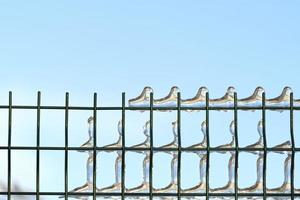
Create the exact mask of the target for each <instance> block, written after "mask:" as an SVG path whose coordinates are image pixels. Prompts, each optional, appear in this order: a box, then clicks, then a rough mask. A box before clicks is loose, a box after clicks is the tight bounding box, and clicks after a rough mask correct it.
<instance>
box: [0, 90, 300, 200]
mask: <svg viewBox="0 0 300 200" xmlns="http://www.w3.org/2000/svg"><path fill="white" fill-rule="evenodd" d="M121 99H122V105H121V107H103V106H98V105H97V94H96V93H95V94H94V96H93V100H92V101H93V106H70V105H69V94H68V93H66V95H65V105H64V106H44V105H41V93H40V92H38V93H37V104H36V105H34V106H26V105H13V104H12V92H9V98H8V105H0V109H4V110H7V111H8V133H7V134H8V143H7V146H0V150H7V152H8V154H7V155H8V157H7V159H8V160H7V169H8V173H7V191H3V192H0V195H6V196H7V199H8V200H11V199H13V198H12V196H15V195H35V197H36V199H40V197H41V196H42V195H53V196H55V195H60V196H63V197H64V198H65V199H68V198H71V197H76V196H78V197H79V196H80V197H82V196H87V197H92V199H94V200H95V199H97V198H98V197H106V198H108V199H109V198H111V199H113V198H114V197H119V198H120V199H125V198H126V197H136V198H137V197H146V198H149V199H154V198H155V197H158V196H159V197H162V198H163V197H165V198H168V197H170V198H175V199H184V198H185V199H196V198H198V197H199V198H203V199H212V198H217V199H218V198H221V197H222V198H223V197H228V198H229V197H230V198H232V199H240V198H242V197H245V198H246V197H247V198H250V199H251V197H261V198H262V199H267V198H268V197H282V198H285V199H296V198H297V197H300V193H299V192H297V191H295V188H294V177H295V176H296V174H294V165H295V153H296V152H299V151H300V149H299V148H296V147H295V139H294V114H293V113H294V110H296V111H297V110H300V107H298V106H297V107H295V106H294V99H293V93H291V94H290V98H289V105H288V106H270V105H266V97H265V93H264V92H263V93H262V99H261V102H262V104H261V105H260V106H240V105H238V97H237V93H236V92H234V98H233V106H231V107H228V106H218V107H215V106H211V104H210V98H209V93H208V92H207V93H206V95H205V99H204V102H205V105H204V106H199V107H189V106H184V107H182V106H181V102H182V99H181V95H180V92H177V95H176V101H177V102H176V106H154V101H155V100H154V99H153V93H152V92H151V93H150V99H149V106H139V107H133V106H126V102H125V101H126V98H125V93H122V98H121ZM17 109H30V110H36V115H37V118H36V146H30V147H29V146H12V127H13V124H12V117H13V116H12V111H13V110H17ZM41 110H63V111H64V113H65V121H64V137H65V143H64V147H54V146H40V118H41V117H40V115H41V114H40V113H41ZM70 110H89V111H92V112H93V116H92V117H93V119H94V123H93V138H94V139H93V146H92V147H85V148H81V147H69V111H70ZM104 110H109V111H112V110H119V111H121V113H122V119H121V122H122V143H121V147H113V148H106V147H99V146H98V145H97V139H96V138H97V135H98V134H101V132H100V133H98V132H97V120H96V119H97V113H98V112H100V113H101V111H104ZM170 110H171V111H176V115H177V124H178V125H177V134H178V146H177V148H174V147H170V148H161V147H154V145H153V137H154V136H153V113H154V112H156V111H170ZM214 110H218V111H220V110H232V111H233V114H234V119H233V123H234V134H235V135H234V136H235V141H234V147H230V148H228V147H227V148H222V147H211V146H210V134H209V132H210V124H209V122H210V111H214ZM240 110H246V111H249V110H251V111H253V110H257V111H260V112H261V119H262V135H263V137H262V138H263V147H255V148H254V147H240V146H239V140H238V111H240ZM267 110H273V111H274V110H286V111H289V113H290V115H289V117H290V119H289V121H290V124H289V126H290V141H291V148H282V147H281V148H278V147H267V137H266V125H265V124H266V111H267ZM126 111H149V125H150V132H149V134H150V143H149V144H150V145H149V147H145V148H139V149H138V150H140V151H148V152H149V160H150V167H149V192H143V193H140V192H138V193H132V192H127V190H126V186H125V165H126V160H125V158H126V157H125V155H126V153H127V152H130V151H136V150H137V149H136V148H134V147H127V146H126V145H125V144H126V143H125V141H126V134H125V130H126V129H125V126H126V123H125V122H126V115H125V113H126ZM185 111H202V112H205V118H206V119H205V121H206V136H207V138H206V143H207V144H206V147H201V148H193V147H182V145H181V113H182V112H185ZM12 150H34V151H36V191H35V192H17V191H12V178H11V177H12V166H11V164H12V161H11V151H12ZM41 150H60V151H64V192H41V191H40V151H41ZM74 150H76V151H80V150H85V151H87V150H89V151H92V152H93V189H92V192H81V193H75V192H70V188H69V184H68V177H69V172H68V166H69V163H68V158H69V151H74ZM107 150H109V151H121V152H122V153H121V155H122V165H121V166H122V168H121V170H122V173H121V176H122V177H121V191H120V192H101V191H98V190H97V187H96V185H97V183H96V180H97V173H96V172H97V170H96V169H97V166H96V159H97V156H96V155H97V152H98V151H107ZM170 151H172V152H176V153H177V155H178V164H177V180H178V181H177V190H176V192H175V193H169V192H165V193H159V192H155V190H154V187H153V155H154V153H156V152H170ZM194 151H202V152H206V159H207V165H206V168H205V170H206V173H205V180H206V181H205V183H206V184H205V192H200V193H186V192H183V191H182V189H181V160H182V159H181V154H182V153H183V152H194ZM222 151H226V152H233V155H234V157H235V164H234V174H235V176H234V189H233V190H234V191H233V192H218V193H215V192H212V191H211V188H210V175H209V173H210V154H211V153H212V152H222ZM256 151H259V152H261V153H262V157H263V172H262V173H263V174H262V176H263V181H262V184H263V190H262V192H258V193H253V192H251V193H244V192H240V191H239V187H238V167H239V163H238V161H239V153H240V152H256ZM280 151H282V152H290V154H291V168H290V174H291V176H290V192H282V193H281V192H278V193H270V192H268V189H267V186H266V170H267V154H268V153H269V152H280Z"/></svg>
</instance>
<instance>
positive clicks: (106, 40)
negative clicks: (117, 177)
mask: <svg viewBox="0 0 300 200" xmlns="http://www.w3.org/2000/svg"><path fill="white" fill-rule="evenodd" d="M299 6H300V2H298V1H289V2H286V1H279V0H275V1H273V0H272V1H271V0H269V1H268V0H267V1H263V2H261V1H233V0H230V1H209V2H204V1H185V2H182V1H169V0H167V1H151V2H150V1H149V2H145V1H130V2H128V1H127V2H125V1H106V2H104V1H90V2H82V1H63V2H62V1H40V2H35V1H26V2H25V1H17V2H11V1H10V2H9V1H1V2H0V75H1V84H0V104H6V103H7V99H8V91H13V103H14V104H26V105H27V104H35V103H36V92H37V91H38V90H40V91H42V104H43V105H62V104H63V103H64V93H65V92H66V91H68V92H70V104H71V105H92V96H93V92H98V95H99V101H98V104H99V105H115V106H116V105H120V102H121V92H126V97H127V99H128V98H132V97H135V96H137V95H138V94H139V93H140V91H141V90H142V88H143V87H144V86H151V87H152V88H153V89H154V91H155V95H154V96H155V98H158V97H162V96H164V95H166V94H167V93H168V91H169V89H170V87H172V86H173V85H177V86H178V87H180V89H181V92H182V97H183V98H189V97H192V96H194V95H195V93H196V91H197V89H198V88H199V87H200V86H206V87H208V88H209V91H210V96H211V97H212V98H216V97H220V96H222V95H223V94H224V93H225V91H226V89H227V87H228V86H231V85H232V86H234V87H235V88H236V90H237V92H238V96H239V97H246V96H249V95H250V94H251V93H252V91H253V90H254V89H255V87H256V86H263V87H264V88H265V90H266V96H267V98H271V97H275V96H278V95H279V94H280V92H281V91H282V89H283V87H284V86H290V87H292V89H293V90H294V93H295V94H294V96H295V98H300V94H299V93H298V91H299V92H300V89H299V85H300V79H299V72H300V68H299V66H300V57H299V55H300V37H299V35H300V26H299V24H300V15H299ZM6 113H7V111H5V110H2V111H0V117H1V118H2V119H4V120H2V121H1V122H0V127H1V129H2V130H1V131H0V133H1V134H0V143H1V145H5V144H6V143H5V142H6V139H5V138H7V136H6V133H7V132H6V130H7V122H6V121H5V119H7V116H6ZM105 114H107V116H109V117H107V118H106V117H103V121H102V123H103V125H102V128H99V134H101V132H102V130H103V133H102V134H103V137H102V138H103V140H100V141H99V143H101V142H103V141H113V139H109V134H111V133H110V132H111V131H114V133H113V134H116V131H117V129H116V123H117V121H118V120H119V118H120V113H117V112H115V113H105ZM89 115H90V113H89V112H80V113H78V112H77V113H74V115H73V116H74V117H72V116H70V118H71V122H74V123H73V124H74V125H70V129H71V130H70V134H71V135H73V136H74V137H73V138H70V140H71V143H72V142H73V143H72V144H74V146H78V145H80V144H81V143H83V142H84V141H85V139H86V137H87V134H86V131H87V129H86V128H87V126H86V119H87V118H88V117H89ZM103 115H104V114H102V116H103ZM167 115H168V116H167ZM185 115H186V114H183V121H184V120H185V119H184V117H185ZM240 115H241V116H240V120H241V122H240V126H241V127H240V131H239V133H240V135H241V136H240V138H241V140H243V138H244V141H243V142H241V143H242V144H244V145H247V144H249V143H251V142H254V141H255V139H256V138H257V133H256V127H255V126H256V124H257V121H258V120H259V119H260V113H254V114H246V113H245V112H241V114H240ZM14 116H15V117H14V121H13V122H14V123H15V124H16V125H15V126H14V127H13V134H14V136H13V144H16V145H21V144H26V145H34V144H35V140H34V139H35V135H34V134H35V112H34V111H16V114H15V115H14ZM99 116H101V113H100V114H99ZM191 116H192V115H189V116H187V118H189V117H190V118H193V119H192V120H190V123H191V124H188V123H187V125H186V127H187V128H186V132H187V133H185V135H189V132H197V133H199V131H200V129H199V125H200V123H201V121H203V120H204V115H203V114H202V115H201V113H199V116H198V117H197V115H195V116H194V117H191ZM211 117H212V119H211V123H212V125H211V127H212V129H213V131H212V134H214V133H215V135H216V137H215V138H216V139H215V143H214V142H213V141H212V142H213V143H214V144H216V145H218V144H221V143H222V139H220V138H223V139H224V140H223V141H224V142H226V141H227V140H226V138H227V139H228V137H229V132H228V125H229V123H230V120H231V119H232V113H231V114H230V113H229V114H228V113H227V114H224V113H221V114H220V113H217V112H216V113H213V114H212V115H211ZM288 117H289V114H288V113H274V112H268V113H267V118H268V120H269V122H268V123H267V125H269V126H268V127H267V131H268V136H269V137H272V138H275V139H270V145H271V146H272V145H275V144H278V143H279V142H283V141H285V139H286V138H288V134H289V133H288V130H289V128H288V122H289V118H288ZM297 117H298V119H299V120H300V118H299V117H300V115H299V114H297V113H295V118H297ZM100 118H101V117H100ZM159 118H160V119H164V118H165V119H166V120H165V123H163V121H158V122H157V123H156V127H157V133H156V134H158V135H159V134H163V133H160V132H159V131H162V132H163V131H169V133H168V134H169V135H168V134H166V135H168V136H165V135H159V136H158V137H159V139H158V137H156V138H157V139H156V140H157V142H158V143H157V144H160V140H162V141H166V142H168V141H169V140H170V138H171V134H172V133H171V128H170V124H171V121H173V120H175V119H176V118H175V114H174V113H173V115H172V113H171V114H166V116H163V115H162V114H159ZM134 119H135V120H136V121H134ZM72 120H73V121H72ZM128 120H129V121H128V122H127V124H128V127H129V128H131V129H132V130H130V129H129V130H127V133H128V135H129V136H128V138H129V139H128V142H129V143H130V139H131V141H132V142H131V143H130V144H133V143H134V142H135V141H141V140H143V137H142V135H141V127H142V125H143V123H145V121H146V120H147V115H145V114H140V113H138V114H137V113H135V114H133V113H128ZM130 120H132V123H130ZM243 120H244V121H243ZM49 121H50V122H49ZM186 121H187V120H186ZM104 122H105V123H104ZM41 123H42V125H43V126H42V133H41V134H42V138H41V140H42V143H43V144H44V145H63V144H64V142H63V113H62V112H60V113H59V112H58V113H55V112H45V113H42V122H41ZM214 123H215V125H213V124H214ZM192 124H194V125H192ZM193 126H194V128H195V129H193V128H192V127H193ZM295 126H297V123H295ZM295 128H296V129H295V131H296V133H295V134H297V135H300V134H299V132H297V130H298V128H297V127H295ZM299 128H300V126H299ZM24 130H26V131H24ZM194 130H195V131H194ZM131 131H132V132H134V133H136V135H135V134H134V133H132V135H130V134H129V132H131ZM299 131H300V129H299ZM104 132H106V133H104ZM223 133H225V134H227V136H224V137H223V136H220V135H218V134H223ZM281 133H282V134H281ZM105 134H107V135H105ZM251 134H252V138H251V139H249V138H250V136H249V135H251ZM284 134H285V135H284ZM194 135H195V133H194ZM243 135H244V136H243ZM275 135H276V136H275ZM196 136H197V134H196ZM196 136H195V137H196ZM248 136H249V137H248ZM48 137H49V139H47V138H48ZM70 137H72V136H70ZM114 137H116V135H115V136H114ZM188 137H189V136H188ZM296 137H297V136H296ZM1 138H2V139H1ZM99 138H101V136H99ZM138 138H139V139H138ZM191 138H193V137H191ZM198 138H200V137H199V135H198ZM298 138H299V139H300V136H298ZM200 139H201V138H200ZM185 141H186V144H189V143H188V142H189V140H188V139H187V140H184V141H183V142H185ZM249 141H251V142H249ZM104 143H105V142H103V144H104ZM298 144H300V141H299V142H298ZM25 153H26V152H25ZM15 154H16V155H15V156H16V157H15V158H16V159H15V162H16V163H26V164H27V165H28V166H31V165H30V163H31V161H33V160H34V152H31V153H30V152H27V154H26V155H25V154H22V152H15ZM44 154H45V155H46V154H47V156H45V157H46V158H44V159H45V163H44V164H43V166H44V168H45V174H44V176H45V179H44V180H43V181H41V184H43V187H44V190H45V191H47V190H53V191H54V190H58V189H59V190H62V189H63V171H62V170H63V163H61V162H63V154H62V152H56V154H57V155H56V154H55V153H49V152H44ZM0 155H2V156H5V152H1V153H0ZM13 155H14V154H13ZM76 155H77V154H76V153H73V154H72V156H73V157H72V156H71V157H72V158H71V159H74V160H73V161H72V160H71V161H70V162H71V163H72V162H74V163H76V166H77V168H76V167H75V168H72V169H70V170H71V171H70V173H73V174H77V173H78V175H77V176H78V177H79V176H80V178H77V179H76V178H74V179H72V180H70V188H73V187H76V186H79V185H80V184H82V183H83V182H84V176H85V172H84V168H85V166H84V165H85V164H84V162H85V159H86V157H85V156H84V155H80V154H79V155H78V158H77V156H76ZM26 156H27V157H28V159H29V160H31V161H30V162H26V161H25V160H26V159H25V158H27V157H26ZM129 156H130V155H129ZM131 156H132V157H133V158H128V159H129V160H130V159H132V160H134V155H131ZM139 156H140V155H139ZM164 156H165V155H162V156H161V157H164ZM186 156H187V158H186V159H187V161H188V162H193V163H194V165H193V166H184V165H183V168H184V167H186V168H184V169H186V170H189V169H190V170H191V169H193V170H197V162H198V161H197V157H195V156H192V157H190V158H188V157H189V156H191V155H186ZM215 157H216V159H215V160H218V158H220V157H222V156H220V155H217V154H216V155H215ZM247 157H249V160H251V162H252V164H249V165H247V163H248V162H250V161H248V160H247ZM250 157H251V159H250ZM17 158H18V159H17ZM114 158H115V157H114ZM114 158H112V157H111V156H109V155H104V156H103V159H106V163H108V164H107V167H106V168H105V167H103V168H105V169H103V170H104V171H105V170H106V172H105V173H104V172H103V180H105V181H102V183H101V184H102V186H104V185H108V184H109V183H112V180H113V178H112V177H113V171H112V172H111V169H110V168H112V167H111V166H110V168H109V164H113V162H114ZM284 158H285V157H284V156H278V155H274V156H272V155H271V156H270V163H272V162H273V163H276V162H283V160H284ZM297 158H300V156H299V155H298V157H297ZM22 159H23V160H22ZM100 159H101V158H100ZM142 159H143V158H142V157H141V156H140V157H139V161H137V164H136V166H139V165H141V162H140V161H141V160H142ZM157 159H158V160H159V159H163V158H160V157H159V156H158V158H157ZM184 159H185V158H184ZM226 159H228V157H226ZM241 159H244V166H243V169H242V165H243V163H241V167H240V168H241V170H243V172H241V181H240V182H241V184H242V185H243V186H247V185H251V183H253V181H255V177H253V176H255V160H256V157H255V156H249V155H248V154H247V155H245V156H244V158H242V156H241ZM4 160H5V159H0V171H1V172H0V175H1V177H0V180H5V179H6V177H5V175H6V173H7V172H6V171H5V167H4V166H6V164H5V161H4ZM192 160H193V161H192ZM219 160H222V159H219ZM53 162H56V163H57V165H55V166H53V164H51V163H53ZM132 162H133V161H132ZM222 162H223V161H222ZM226 162H227V161H226V160H224V162H223V164H224V170H223V168H222V170H219V169H218V168H213V167H212V170H214V171H213V173H212V177H215V180H214V181H213V180H212V185H213V186H216V187H217V186H221V185H222V184H225V183H226V177H227V175H226V173H227V171H226V165H227V164H226ZM241 162H242V161H241ZM46 163H48V164H46ZM58 163H59V164H58ZM165 163H166V164H165V166H166V167H161V168H159V169H157V171H158V173H161V174H162V173H169V172H168V170H169V163H168V162H167V161H165ZM219 163H221V161H219ZM245 163H246V164H245ZM253 163H254V164H253ZM297 163H299V164H298V166H299V167H300V161H298V162H297ZM297 163H296V164H297ZM217 164H218V163H217ZM217 164H216V165H217ZM133 165H134V164H133ZM216 165H215V166H216ZM271 166H272V165H271ZM138 169H139V168H138ZM138 169H137V170H138ZM34 170H35V169H34V168H32V167H28V168H26V169H25V167H24V168H23V167H21V168H20V167H16V169H15V171H16V172H15V175H13V180H18V182H19V183H20V184H21V185H22V186H24V187H27V188H33V189H34V185H33V186H32V184H33V183H34V180H35V178H34V176H33V175H34V172H35V171H34ZM134 170H135V169H134V168H133V167H132V168H128V173H129V174H130V173H134V172H135V171H134ZM247 170H248V171H251V178H250V177H248V178H247ZM273 170H274V173H278V174H280V176H275V177H274V176H272V175H271V174H270V175H269V177H270V180H272V181H270V182H269V183H268V185H269V186H270V187H273V186H274V187H275V186H278V185H280V184H281V182H282V179H283V175H282V165H280V167H277V168H276V169H273ZM183 171H184V170H183ZM271 171H272V169H270V172H271ZM298 171H299V170H298ZM81 172H82V173H81ZM187 172H188V171H185V172H183V173H187ZM13 173H14V172H13ZM42 173H44V172H42ZM243 173H244V174H243ZM30 174H31V175H30ZM55 174H56V175H55ZM99 174H101V172H99ZM107 174H108V175H107ZM187 174H188V173H187ZM222 174H223V175H222ZM74 176H75V175H74ZM99 176H100V175H99ZM111 176H112V177H111ZM138 176H139V178H138V179H132V178H131V179H130V178H128V179H127V180H128V184H129V185H130V186H134V185H137V184H139V183H140V180H141V178H140V177H141V173H139V175H138ZM186 176H188V175H186ZM22 177H26V178H22ZM129 177H132V176H129ZM189 177H191V178H190V179H189V178H188V179H186V180H184V181H183V185H184V186H186V187H188V186H191V185H192V184H194V183H196V182H197V181H198V180H197V179H196V178H195V176H194V177H192V176H190V175H189ZM196 177H197V175H196ZM217 177H222V178H217ZM243 177H244V178H243ZM100 179H101V178H99V182H101V180H102V179H101V180H100ZM250 179H251V180H250ZM247 180H250V181H247ZM168 181H169V177H166V176H164V178H161V180H157V181H156V182H155V184H156V185H157V186H164V185H166V184H168ZM296 184H297V187H298V188H300V180H299V179H297V180H296Z"/></svg>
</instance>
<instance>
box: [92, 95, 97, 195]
mask: <svg viewBox="0 0 300 200" xmlns="http://www.w3.org/2000/svg"><path fill="white" fill-rule="evenodd" d="M93 116H94V117H93V118H94V123H93V126H94V127H93V138H94V140H93V200H96V187H97V182H96V181H97V174H96V173H97V151H96V148H97V93H94V106H93Z"/></svg>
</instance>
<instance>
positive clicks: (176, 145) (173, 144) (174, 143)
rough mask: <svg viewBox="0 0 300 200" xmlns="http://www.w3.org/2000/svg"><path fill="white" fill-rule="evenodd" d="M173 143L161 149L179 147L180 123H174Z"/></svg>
mask: <svg viewBox="0 0 300 200" xmlns="http://www.w3.org/2000/svg"><path fill="white" fill-rule="evenodd" d="M172 131H173V141H172V142H171V143H169V144H166V145H163V146H161V148H177V147H178V122H177V121H174V122H172Z"/></svg>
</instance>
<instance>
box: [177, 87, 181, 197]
mask: <svg viewBox="0 0 300 200" xmlns="http://www.w3.org/2000/svg"><path fill="white" fill-rule="evenodd" d="M177 133H178V161H177V162H178V165H177V198H178V199H181V191H180V188H181V95H180V92H178V94H177Z"/></svg>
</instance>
